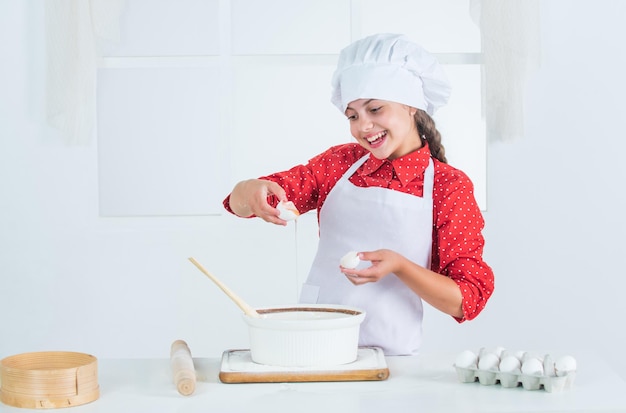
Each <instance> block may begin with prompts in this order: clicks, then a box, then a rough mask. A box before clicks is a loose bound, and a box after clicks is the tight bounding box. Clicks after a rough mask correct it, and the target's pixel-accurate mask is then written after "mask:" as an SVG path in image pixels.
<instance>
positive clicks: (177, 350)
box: [170, 340, 196, 396]
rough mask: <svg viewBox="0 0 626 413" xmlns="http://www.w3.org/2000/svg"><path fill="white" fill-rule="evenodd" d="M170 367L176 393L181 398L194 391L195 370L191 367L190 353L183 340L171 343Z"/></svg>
mask: <svg viewBox="0 0 626 413" xmlns="http://www.w3.org/2000/svg"><path fill="white" fill-rule="evenodd" d="M170 365H171V366H172V374H173V376H174V384H175V385H176V388H177V389H178V392H179V393H180V394H182V395H183V396H189V395H190V394H192V393H193V392H194V391H195V390H196V369H195V368H194V366H193V359H192V358H191V351H189V347H188V346H187V343H186V342H184V341H183V340H176V341H174V342H173V343H172V348H171V350H170Z"/></svg>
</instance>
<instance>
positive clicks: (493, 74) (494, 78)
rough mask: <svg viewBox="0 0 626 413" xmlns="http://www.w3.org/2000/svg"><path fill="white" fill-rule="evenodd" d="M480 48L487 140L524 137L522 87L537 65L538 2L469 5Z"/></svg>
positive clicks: (473, 1)
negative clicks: (477, 29) (479, 35)
mask: <svg viewBox="0 0 626 413" xmlns="http://www.w3.org/2000/svg"><path fill="white" fill-rule="evenodd" d="M470 14H471V16H472V18H473V20H474V21H475V22H476V24H477V25H478V26H479V27H480V33H481V43H482V58H483V64H482V105H483V107H482V112H483V116H484V118H485V121H486V125H487V139H488V140H489V141H491V142H493V141H511V140H515V139H518V138H521V137H523V135H524V94H525V89H526V82H527V80H528V77H529V75H530V74H532V72H533V70H535V69H536V68H537V67H538V66H539V63H540V53H541V51H540V33H539V31H540V25H539V17H540V16H539V0H470Z"/></svg>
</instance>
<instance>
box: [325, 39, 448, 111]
mask: <svg viewBox="0 0 626 413" xmlns="http://www.w3.org/2000/svg"><path fill="white" fill-rule="evenodd" d="M331 85H332V96H331V99H330V100H331V102H332V103H333V104H334V105H335V106H337V107H338V108H339V110H340V111H341V113H344V112H345V111H346V107H347V106H348V104H349V103H350V102H352V101H354V100H357V99H382V100H388V101H392V102H397V103H402V104H405V105H408V106H411V107H414V108H417V109H422V110H425V111H426V112H428V114H430V115H432V114H433V113H435V110H437V109H438V108H439V107H441V106H443V105H445V104H446V103H447V102H448V98H449V97H450V84H449V83H448V77H447V76H446V74H445V72H444V71H443V68H442V67H441V66H440V65H439V62H438V61H437V59H436V58H435V57H434V56H433V55H432V54H430V53H428V52H427V51H426V50H424V49H423V48H422V47H421V46H419V45H417V44H415V43H413V42H411V41H410V40H408V39H407V38H406V37H405V36H403V35H399V34H375V35H371V36H368V37H365V38H363V39H361V40H357V41H356V42H354V43H352V44H350V45H349V46H347V47H346V48H344V49H343V50H342V51H341V53H340V55H339V62H338V63H337V69H336V70H335V73H334V74H333V78H332V84H331Z"/></svg>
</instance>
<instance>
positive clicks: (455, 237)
mask: <svg viewBox="0 0 626 413" xmlns="http://www.w3.org/2000/svg"><path fill="white" fill-rule="evenodd" d="M440 168H441V172H440V173H439V174H437V175H436V178H435V185H434V188H433V201H434V213H435V216H434V220H433V225H434V228H433V257H432V264H431V268H432V270H433V271H435V272H438V273H440V274H443V275H446V276H448V277H450V278H451V279H453V280H454V281H455V282H456V283H457V284H458V286H459V288H460V289H461V293H462V295H463V315H464V317H463V318H462V319H457V321H459V322H462V321H465V320H471V319H473V318H475V317H476V316H477V315H478V314H479V313H480V312H481V311H482V310H483V308H485V305H486V304H487V300H488V299H489V297H490V296H491V294H492V293H493V290H494V275H493V270H492V269H491V267H489V266H488V265H487V263H485V262H484V261H483V258H482V255H483V247H484V244H485V241H484V238H483V235H482V230H483V228H484V224H485V222H484V219H483V216H482V213H481V211H480V208H479V207H478V205H477V203H476V200H475V198H474V185H473V184H472V182H471V181H470V179H469V178H468V177H467V176H466V175H465V174H464V173H463V172H462V171H459V170H457V169H454V168H452V167H450V166H449V165H446V164H440Z"/></svg>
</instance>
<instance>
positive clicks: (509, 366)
mask: <svg viewBox="0 0 626 413" xmlns="http://www.w3.org/2000/svg"><path fill="white" fill-rule="evenodd" d="M521 366H522V363H521V362H520V361H519V359H518V358H517V357H515V356H514V355H507V356H505V357H503V358H502V360H500V371H502V372H505V373H515V374H519V373H520V371H521V370H520V368H521Z"/></svg>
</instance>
